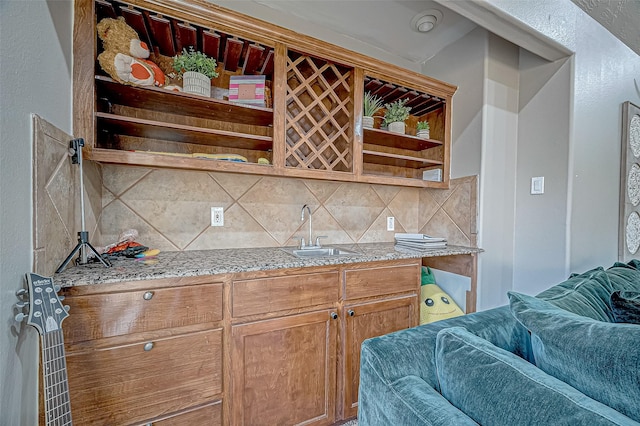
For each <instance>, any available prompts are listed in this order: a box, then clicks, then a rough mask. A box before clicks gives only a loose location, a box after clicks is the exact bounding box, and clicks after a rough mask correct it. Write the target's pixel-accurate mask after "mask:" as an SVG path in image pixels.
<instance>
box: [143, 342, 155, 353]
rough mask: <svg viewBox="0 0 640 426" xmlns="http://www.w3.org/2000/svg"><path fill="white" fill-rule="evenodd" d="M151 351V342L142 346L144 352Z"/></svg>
mask: <svg viewBox="0 0 640 426" xmlns="http://www.w3.org/2000/svg"><path fill="white" fill-rule="evenodd" d="M151 349H153V342H147V343H145V344H144V350H145V351H146V352H149V351H150V350H151Z"/></svg>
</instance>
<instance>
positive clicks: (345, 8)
mask: <svg viewBox="0 0 640 426" xmlns="http://www.w3.org/2000/svg"><path fill="white" fill-rule="evenodd" d="M253 1H254V2H255V3H258V4H260V5H262V6H265V7H267V8H269V9H272V10H273V11H275V12H277V13H281V14H287V15H293V16H295V17H297V18H299V19H300V20H301V21H306V22H312V23H314V24H317V25H319V26H322V27H324V28H327V29H330V30H332V31H334V32H336V33H338V34H341V35H344V36H346V37H349V38H353V39H355V40H358V41H360V42H363V43H366V44H369V45H371V46H374V47H375V48H377V49H379V50H382V51H384V52H386V53H388V54H389V55H392V56H395V57H399V58H403V59H405V60H406V61H409V62H413V63H416V64H419V63H422V62H425V61H426V60H428V59H429V58H431V57H432V56H434V55H435V54H436V53H438V52H439V51H440V50H442V49H443V48H444V47H446V46H448V45H449V44H452V43H454V42H455V41H457V40H459V39H460V38H462V37H464V36H465V35H466V34H468V33H469V32H470V31H472V30H473V29H474V28H476V27H477V26H478V25H480V26H483V27H485V28H491V31H492V32H494V33H495V34H497V35H499V36H501V37H503V38H505V39H508V40H511V41H512V42H514V43H516V44H518V45H519V46H521V47H523V48H525V49H527V50H530V51H531V52H533V53H536V54H538V55H539V56H541V57H543V58H545V59H547V60H550V61H553V60H556V59H559V58H561V57H565V56H567V55H569V54H570V52H569V51H568V50H567V49H566V48H564V47H563V46H560V45H559V44H558V43H556V42H554V41H553V40H551V39H548V38H546V37H545V36H543V35H541V34H539V33H537V32H536V31H534V30H533V29H531V28H528V27H527V26H526V25H523V24H522V23H520V22H519V21H517V20H514V19H513V18H512V17H511V16H509V15H507V14H505V13H504V12H502V11H501V10H500V9H498V8H496V7H492V5H491V4H490V2H487V1H469V0H467V1H450V2H448V4H447V6H448V7H445V6H443V5H442V4H440V3H439V2H442V1H443V0H436V1H433V0H350V1H343V0H304V1H290V0H253ZM438 1H439V2H438ZM572 1H573V2H574V3H575V4H576V5H578V7H580V8H582V9H583V10H584V11H585V12H587V13H588V14H590V15H591V16H593V18H594V19H595V20H596V21H598V22H599V23H600V24H602V25H603V26H604V27H605V28H607V29H608V30H609V31H610V32H611V33H613V34H614V35H615V36H616V37H618V38H619V39H620V40H622V41H623V42H624V43H625V44H627V45H628V46H629V47H630V48H631V49H633V50H634V51H635V52H637V53H638V54H640V31H638V28H640V0H572ZM229 3H235V2H229ZM232 8H233V7H232ZM430 9H436V10H439V11H441V12H442V13H443V17H442V19H441V20H440V21H438V24H437V25H436V27H435V28H434V29H433V30H431V31H430V32H428V33H420V32H418V31H416V30H415V29H412V28H411V21H412V19H413V18H414V17H415V16H416V15H418V14H420V13H422V12H424V11H427V10H430ZM336 11H339V13H336ZM381 28H382V29H393V30H391V31H380V29H381Z"/></svg>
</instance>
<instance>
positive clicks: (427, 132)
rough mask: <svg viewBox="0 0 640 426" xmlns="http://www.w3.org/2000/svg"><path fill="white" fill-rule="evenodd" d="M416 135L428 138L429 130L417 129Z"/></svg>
mask: <svg viewBox="0 0 640 426" xmlns="http://www.w3.org/2000/svg"><path fill="white" fill-rule="evenodd" d="M416 136H417V137H419V138H420V139H429V130H418V133H417V134H416Z"/></svg>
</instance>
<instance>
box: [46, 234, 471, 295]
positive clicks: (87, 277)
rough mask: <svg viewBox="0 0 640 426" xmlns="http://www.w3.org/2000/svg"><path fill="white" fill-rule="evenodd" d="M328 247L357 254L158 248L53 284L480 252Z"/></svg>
mask: <svg viewBox="0 0 640 426" xmlns="http://www.w3.org/2000/svg"><path fill="white" fill-rule="evenodd" d="M331 246H332V247H339V248H345V249H348V250H352V251H356V252H358V253H360V254H359V255H355V256H350V255H347V256H338V257H321V258H312V259H299V258H297V257H295V256H293V255H291V254H288V253H286V252H285V251H283V250H281V249H280V248H277V247H268V248H242V249H217V250H193V251H170V252H161V253H160V254H159V255H158V256H156V257H154V258H148V259H128V258H122V259H116V260H115V261H113V262H112V264H113V266H112V267H110V268H105V267H104V266H103V265H102V264H100V263H90V264H86V265H80V266H70V267H67V269H65V270H64V271H62V272H61V273H59V274H56V275H55V277H54V278H55V280H56V283H57V284H59V285H61V286H62V287H72V286H79V285H92V284H107V283H117V282H122V281H137V280H151V279H159V278H180V277H194V276H199V275H215V274H226V273H238V272H251V271H266V270H274V269H285V268H300V267H308V266H325V265H339V264H348V263H362V262H374V261H380V260H400V259H418V258H422V257H436V256H449V255H456V254H471V253H479V252H481V251H482V250H481V249H478V248H473V247H462V246H451V245H450V246H448V247H447V248H443V249H431V250H427V251H416V250H410V249H405V248H395V247H394V243H367V244H336V245H331Z"/></svg>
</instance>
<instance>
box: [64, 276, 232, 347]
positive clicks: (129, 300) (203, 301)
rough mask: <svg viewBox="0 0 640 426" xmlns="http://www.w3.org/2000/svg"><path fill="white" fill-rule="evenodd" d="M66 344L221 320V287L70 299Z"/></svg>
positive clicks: (73, 297) (124, 293)
mask: <svg viewBox="0 0 640 426" xmlns="http://www.w3.org/2000/svg"><path fill="white" fill-rule="evenodd" d="M65 303H66V304H68V305H70V306H71V312H73V315H72V316H70V317H69V320H68V321H67V322H66V323H65V327H64V329H63V330H64V339H65V341H66V342H67V343H69V344H71V343H76V342H83V341H86V340H94V339H101V338H105V337H113V336H121V335H125V334H131V333H138V332H143V331H153V330H160V329H163V328H173V327H180V326H185V325H192V324H200V323H215V322H217V321H221V320H222V284H221V283H215V284H201V285H194V286H187V287H171V288H160V289H149V290H139V291H127V292H119V293H101V294H92V295H86V296H71V297H68V298H67V299H65Z"/></svg>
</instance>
